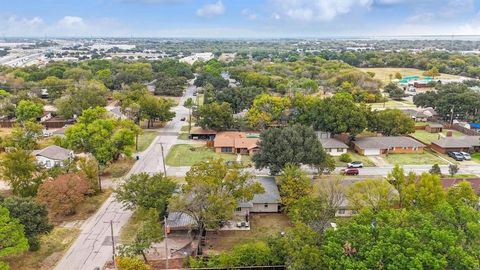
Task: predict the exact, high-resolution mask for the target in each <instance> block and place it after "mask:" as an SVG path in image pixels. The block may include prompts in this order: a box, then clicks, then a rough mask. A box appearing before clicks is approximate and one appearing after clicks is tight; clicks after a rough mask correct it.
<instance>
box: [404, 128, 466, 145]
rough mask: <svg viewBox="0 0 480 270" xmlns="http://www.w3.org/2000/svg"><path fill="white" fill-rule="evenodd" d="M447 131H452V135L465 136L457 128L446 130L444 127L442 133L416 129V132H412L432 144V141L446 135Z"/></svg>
mask: <svg viewBox="0 0 480 270" xmlns="http://www.w3.org/2000/svg"><path fill="white" fill-rule="evenodd" d="M447 131H452V136H453V137H459V136H465V135H464V134H463V133H461V132H459V131H456V130H446V129H444V130H443V132H440V133H430V132H428V131H425V130H416V131H415V133H413V134H412V136H413V137H414V138H415V139H417V140H419V141H421V142H423V143H425V144H430V143H431V142H432V141H436V140H438V139H440V138H443V137H446V136H447Z"/></svg>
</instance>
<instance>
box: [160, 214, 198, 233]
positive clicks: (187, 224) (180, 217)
mask: <svg viewBox="0 0 480 270" xmlns="http://www.w3.org/2000/svg"><path fill="white" fill-rule="evenodd" d="M196 228H197V222H196V221H195V219H194V218H193V217H192V216H191V215H189V214H187V213H183V212H172V213H169V214H168V218H167V233H170V231H190V230H193V229H196Z"/></svg>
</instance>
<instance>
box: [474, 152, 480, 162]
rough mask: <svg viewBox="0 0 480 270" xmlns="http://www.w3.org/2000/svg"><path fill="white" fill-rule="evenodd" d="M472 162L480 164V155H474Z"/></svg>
mask: <svg viewBox="0 0 480 270" xmlns="http://www.w3.org/2000/svg"><path fill="white" fill-rule="evenodd" d="M472 160H475V161H476V162H480V153H474V154H472Z"/></svg>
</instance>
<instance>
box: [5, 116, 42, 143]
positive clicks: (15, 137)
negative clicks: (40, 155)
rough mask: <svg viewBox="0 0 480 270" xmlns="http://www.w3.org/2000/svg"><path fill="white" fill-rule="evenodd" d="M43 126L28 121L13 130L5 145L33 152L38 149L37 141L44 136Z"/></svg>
mask: <svg viewBox="0 0 480 270" xmlns="http://www.w3.org/2000/svg"><path fill="white" fill-rule="evenodd" d="M42 131H43V126H42V125H41V124H38V123H36V122H31V121H27V122H24V123H23V125H17V126H15V127H14V128H13V130H12V133H11V134H10V136H8V137H7V138H6V142H5V144H6V145H8V146H12V147H15V148H17V149H23V150H33V149H35V148H36V147H37V140H38V138H39V137H40V135H42Z"/></svg>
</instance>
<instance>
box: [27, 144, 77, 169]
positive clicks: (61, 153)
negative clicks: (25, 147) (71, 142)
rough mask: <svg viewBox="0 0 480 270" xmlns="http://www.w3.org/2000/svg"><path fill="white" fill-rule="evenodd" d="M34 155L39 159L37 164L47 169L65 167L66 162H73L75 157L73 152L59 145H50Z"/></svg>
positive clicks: (36, 151) (34, 152)
mask: <svg viewBox="0 0 480 270" xmlns="http://www.w3.org/2000/svg"><path fill="white" fill-rule="evenodd" d="M33 155H34V156H35V158H36V159H37V163H38V164H40V165H42V166H44V167H45V168H47V169H50V168H53V167H55V166H64V165H65V163H66V162H68V161H70V160H73V158H74V157H75V155H74V153H73V151H72V150H69V149H65V148H62V147H60V146H57V145H50V146H48V147H45V148H43V149H41V150H35V151H33Z"/></svg>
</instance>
